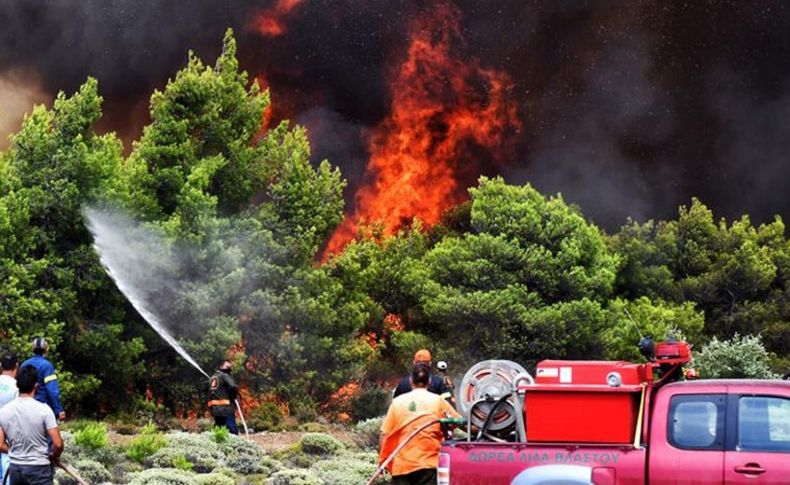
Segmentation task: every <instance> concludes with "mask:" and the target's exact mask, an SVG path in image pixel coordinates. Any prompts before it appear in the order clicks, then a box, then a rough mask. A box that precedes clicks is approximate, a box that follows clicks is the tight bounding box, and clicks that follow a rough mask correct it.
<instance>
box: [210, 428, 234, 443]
mask: <svg viewBox="0 0 790 485" xmlns="http://www.w3.org/2000/svg"><path fill="white" fill-rule="evenodd" d="M228 436H230V431H228V428H226V427H224V426H214V427H213V428H211V439H212V440H213V441H214V443H217V444H222V443H225V442H226V441H228Z"/></svg>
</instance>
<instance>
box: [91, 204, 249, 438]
mask: <svg viewBox="0 0 790 485" xmlns="http://www.w3.org/2000/svg"><path fill="white" fill-rule="evenodd" d="M83 215H84V216H85V220H86V221H87V225H88V230H89V231H90V232H91V234H92V235H93V241H94V243H93V246H94V248H95V249H96V253H98V255H99V259H100V260H101V263H102V265H103V266H104V269H105V270H106V271H107V274H109V275H110V277H111V278H112V279H113V281H114V282H115V285H116V286H117V287H118V289H119V290H121V293H123V294H124V296H125V297H126V298H127V299H128V300H129V303H131V304H132V306H133V307H134V309H135V310H137V313H139V314H140V316H141V317H143V319H144V320H145V321H146V322H148V324H149V325H150V326H151V328H152V329H154V331H156V333H157V334H159V336H160V337H162V339H163V340H164V341H165V342H167V343H168V345H170V346H171V347H173V349H175V351H176V352H178V354H179V355H180V356H181V357H183V358H184V360H186V361H187V362H189V363H190V364H191V365H192V366H193V367H194V368H195V369H197V370H198V371H199V372H200V373H201V374H203V375H204V376H205V377H206V379H208V378H209V375H208V374H207V373H206V371H204V370H203V369H202V368H201V367H200V365H199V364H198V363H197V362H196V361H195V359H193V358H192V356H191V355H189V353H188V352H187V351H186V350H185V349H184V347H182V346H181V344H180V343H179V342H178V340H176V339H175V337H173V335H172V334H171V333H170V332H169V331H168V330H167V328H165V326H164V325H163V324H162V322H161V320H160V319H159V318H158V317H157V316H156V314H155V313H154V310H153V309H152V308H150V301H149V295H148V294H147V293H146V292H145V291H144V290H143V288H144V285H145V283H146V281H147V280H148V279H149V278H150V274H149V272H147V271H146V269H151V268H150V267H151V263H150V261H149V259H150V258H151V256H152V255H151V252H150V251H145V250H143V251H140V250H137V248H135V247H132V246H130V245H131V244H132V243H142V244H143V246H144V247H145V249H150V248H152V247H156V248H160V249H164V248H165V247H166V244H165V243H164V241H162V240H161V238H159V237H158V236H157V235H156V234H154V233H152V232H151V231H146V230H145V229H142V228H140V227H138V226H137V225H136V224H135V223H134V221H132V220H131V219H129V218H127V217H123V216H120V215H118V214H113V215H110V214H107V213H103V212H99V211H96V210H93V209H90V208H86V209H84V210H83ZM234 401H235V404H236V409H237V410H238V412H239V417H240V418H241V423H242V425H243V426H244V433H245V435H246V436H247V439H249V437H250V432H249V429H248V428H247V423H246V421H245V420H244V414H243V413H242V411H241V406H240V405H239V402H238V400H234Z"/></svg>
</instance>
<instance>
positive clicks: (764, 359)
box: [694, 333, 779, 379]
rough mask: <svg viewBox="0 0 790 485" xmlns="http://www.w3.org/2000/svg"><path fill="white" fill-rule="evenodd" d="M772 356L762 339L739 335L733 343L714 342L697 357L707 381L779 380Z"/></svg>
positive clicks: (716, 340)
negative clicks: (771, 366) (771, 362)
mask: <svg viewBox="0 0 790 485" xmlns="http://www.w3.org/2000/svg"><path fill="white" fill-rule="evenodd" d="M770 361H771V354H769V353H768V351H766V350H765V347H764V346H763V343H762V339H761V337H760V336H759V335H758V336H750V335H744V336H740V335H738V334H737V333H736V334H735V336H734V337H733V338H732V339H731V340H718V339H717V338H716V337H713V340H711V341H710V342H708V343H707V344H705V346H703V347H702V350H701V351H700V352H699V353H697V354H696V355H695V356H694V365H695V366H696V367H697V369H698V370H699V374H700V377H703V378H705V379H716V378H719V379H727V378H730V379H742V378H755V379H778V378H779V376H778V375H776V374H774V373H773V372H772V371H771V368H770Z"/></svg>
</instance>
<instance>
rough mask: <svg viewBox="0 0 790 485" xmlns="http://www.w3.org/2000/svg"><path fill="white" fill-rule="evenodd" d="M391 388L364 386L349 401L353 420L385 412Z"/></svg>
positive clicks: (368, 417)
mask: <svg viewBox="0 0 790 485" xmlns="http://www.w3.org/2000/svg"><path fill="white" fill-rule="evenodd" d="M390 399H392V390H391V389H385V388H384V387H381V386H379V385H370V386H365V387H363V388H362V390H361V391H360V392H359V394H357V395H356V396H354V398H353V400H352V401H351V416H352V417H353V418H354V420H355V421H361V420H364V419H370V418H375V417H376V416H381V415H382V414H386V412H387V406H388V405H389V401H390Z"/></svg>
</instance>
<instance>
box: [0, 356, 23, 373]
mask: <svg viewBox="0 0 790 485" xmlns="http://www.w3.org/2000/svg"><path fill="white" fill-rule="evenodd" d="M18 363H19V362H18V361H17V359H16V354H15V353H13V352H5V353H4V354H3V357H1V358H0V365H2V367H3V370H4V371H13V370H16V366H17V365H18Z"/></svg>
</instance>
